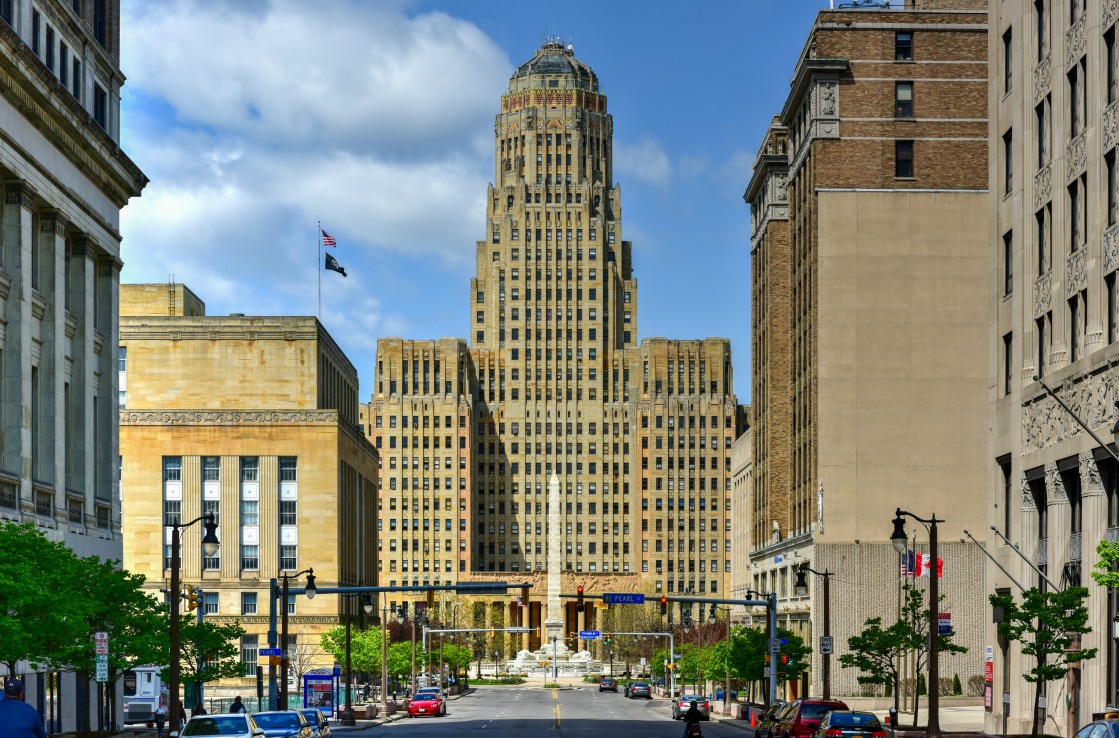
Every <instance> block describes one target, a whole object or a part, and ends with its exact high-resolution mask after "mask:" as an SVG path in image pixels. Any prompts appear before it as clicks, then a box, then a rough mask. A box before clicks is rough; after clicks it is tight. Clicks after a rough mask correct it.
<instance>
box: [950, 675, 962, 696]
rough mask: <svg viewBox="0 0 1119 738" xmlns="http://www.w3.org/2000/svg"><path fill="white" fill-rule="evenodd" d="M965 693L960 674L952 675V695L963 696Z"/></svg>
mask: <svg viewBox="0 0 1119 738" xmlns="http://www.w3.org/2000/svg"><path fill="white" fill-rule="evenodd" d="M963 693H964V688H963V685H961V684H960V675H959V674H953V675H952V694H963Z"/></svg>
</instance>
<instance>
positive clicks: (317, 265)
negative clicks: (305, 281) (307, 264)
mask: <svg viewBox="0 0 1119 738" xmlns="http://www.w3.org/2000/svg"><path fill="white" fill-rule="evenodd" d="M315 243H316V245H317V246H318V257H317V258H316V259H315V272H316V273H317V274H318V275H319V309H318V312H316V313H315V317H316V318H318V319H319V320H320V321H321V320H322V221H321V220H320V221H319V237H318V240H317V241H316V242H315Z"/></svg>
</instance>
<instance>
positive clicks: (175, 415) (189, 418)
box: [120, 409, 341, 426]
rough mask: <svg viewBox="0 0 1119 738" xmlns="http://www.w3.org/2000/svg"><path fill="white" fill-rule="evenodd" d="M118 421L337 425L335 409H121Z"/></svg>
mask: <svg viewBox="0 0 1119 738" xmlns="http://www.w3.org/2000/svg"><path fill="white" fill-rule="evenodd" d="M120 424H121V425H224V426H239V425H240V426H244V425H286V424H294V425H311V424H321V425H340V424H341V423H340V419H339V416H338V411H337V410H164V409H153V410H121V411H120Z"/></svg>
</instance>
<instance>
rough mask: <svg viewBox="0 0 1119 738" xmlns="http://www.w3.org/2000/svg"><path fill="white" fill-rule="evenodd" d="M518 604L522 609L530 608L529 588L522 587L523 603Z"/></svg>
mask: <svg viewBox="0 0 1119 738" xmlns="http://www.w3.org/2000/svg"><path fill="white" fill-rule="evenodd" d="M517 604H519V605H520V606H521V607H528V587H521V601H520V602H519V603H517Z"/></svg>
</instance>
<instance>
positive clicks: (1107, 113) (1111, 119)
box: [1103, 0, 1119, 151]
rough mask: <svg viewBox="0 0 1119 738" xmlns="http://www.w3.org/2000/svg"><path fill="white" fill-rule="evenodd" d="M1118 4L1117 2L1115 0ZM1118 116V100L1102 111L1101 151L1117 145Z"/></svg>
mask: <svg viewBox="0 0 1119 738" xmlns="http://www.w3.org/2000/svg"><path fill="white" fill-rule="evenodd" d="M1115 1H1116V2H1117V3H1119V0H1115ZM1117 116H1119V100H1116V101H1115V102H1113V103H1111V104H1110V105H1108V106H1107V107H1106V108H1104V109H1103V150H1104V151H1110V150H1111V148H1112V147H1113V146H1115V144H1116V143H1119V131H1117V130H1116V125H1117V120H1116V117H1117Z"/></svg>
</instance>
